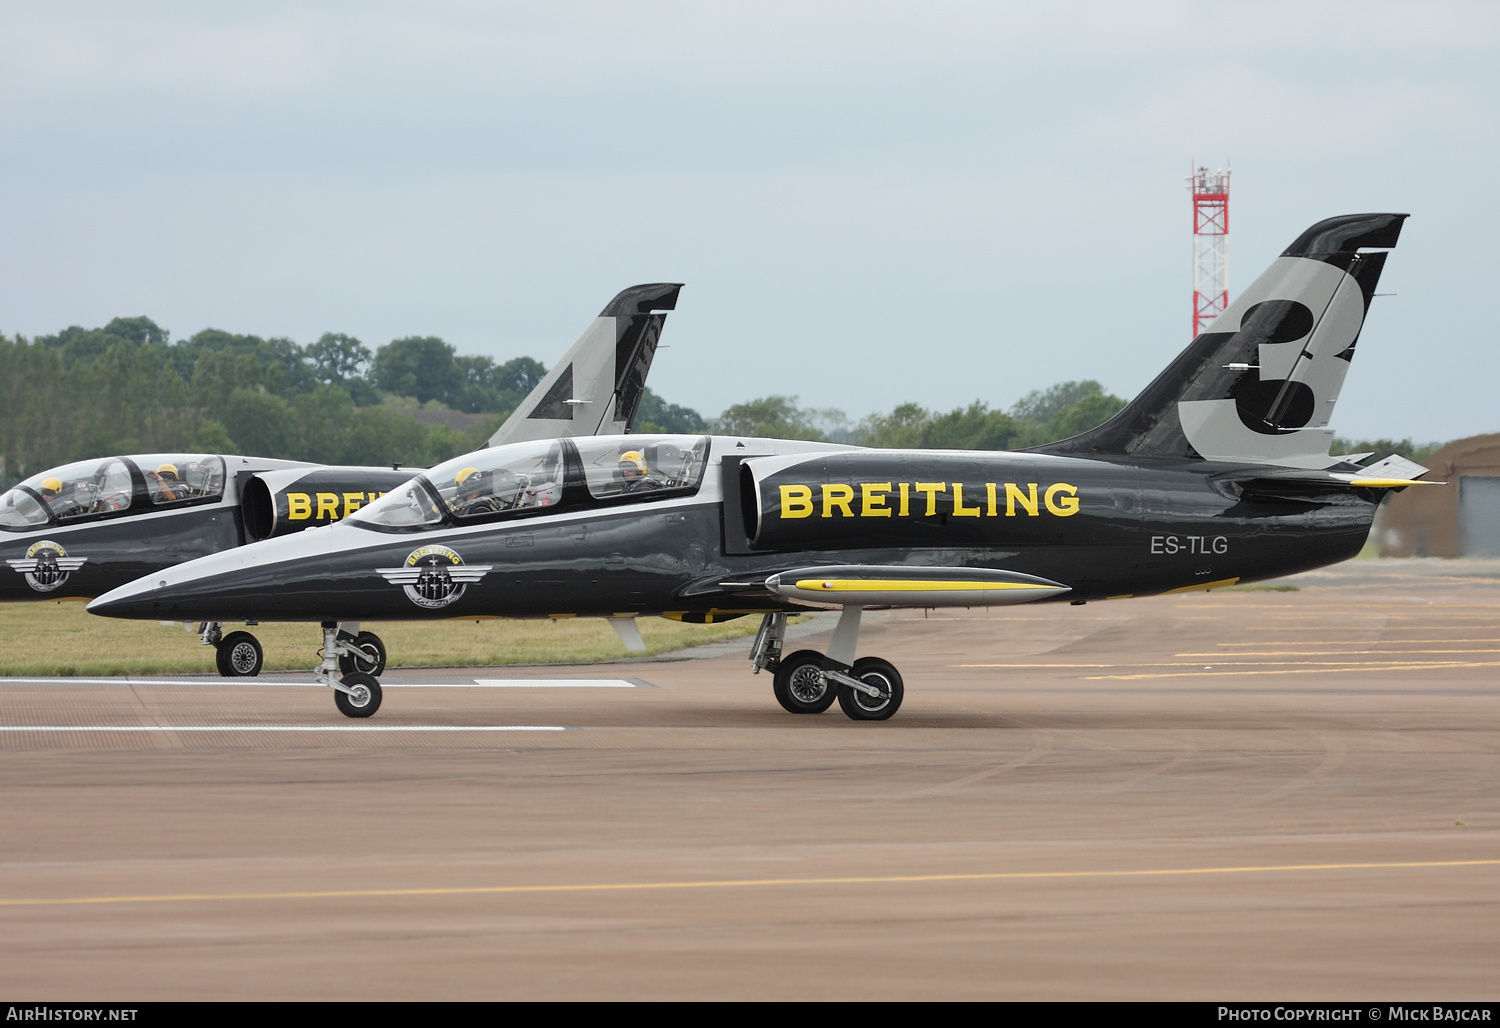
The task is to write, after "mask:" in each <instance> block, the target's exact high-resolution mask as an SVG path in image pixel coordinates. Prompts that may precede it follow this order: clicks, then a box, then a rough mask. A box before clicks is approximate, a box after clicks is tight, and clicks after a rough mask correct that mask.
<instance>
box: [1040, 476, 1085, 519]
mask: <svg viewBox="0 0 1500 1028" xmlns="http://www.w3.org/2000/svg"><path fill="white" fill-rule="evenodd" d="M1063 492H1065V493H1067V494H1068V495H1067V496H1064V497H1063V498H1062V499H1061V500H1059V499H1058V498H1057V494H1058V493H1063ZM1047 509H1048V510H1050V511H1051V512H1052V513H1054V514H1056V515H1057V516H1058V517H1060V518H1067V517H1072V516H1073V515H1074V514H1077V513H1078V487H1077V486H1076V485H1069V484H1068V483H1066V482H1058V483H1057V484H1056V485H1052V486H1048V487H1047Z"/></svg>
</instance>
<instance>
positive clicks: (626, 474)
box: [620, 450, 661, 493]
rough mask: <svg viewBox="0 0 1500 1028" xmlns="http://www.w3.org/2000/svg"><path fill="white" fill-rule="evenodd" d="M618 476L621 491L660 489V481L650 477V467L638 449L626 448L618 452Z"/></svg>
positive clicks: (633, 491) (634, 491) (632, 491)
mask: <svg viewBox="0 0 1500 1028" xmlns="http://www.w3.org/2000/svg"><path fill="white" fill-rule="evenodd" d="M620 478H621V480H622V482H623V485H621V487H620V491H621V492H622V493H638V492H644V491H646V490H648V489H660V488H661V483H660V482H658V481H657V480H656V479H654V478H652V477H651V468H650V467H649V466H647V464H646V458H645V456H644V455H643V454H642V453H641V451H640V450H626V451H625V452H624V453H622V454H620Z"/></svg>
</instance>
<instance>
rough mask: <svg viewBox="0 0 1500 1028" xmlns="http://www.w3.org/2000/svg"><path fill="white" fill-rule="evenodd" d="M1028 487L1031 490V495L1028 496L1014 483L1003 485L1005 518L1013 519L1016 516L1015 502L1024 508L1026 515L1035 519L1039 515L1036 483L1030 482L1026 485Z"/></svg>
mask: <svg viewBox="0 0 1500 1028" xmlns="http://www.w3.org/2000/svg"><path fill="white" fill-rule="evenodd" d="M1028 487H1029V488H1030V490H1031V495H1029V496H1028V495H1026V494H1025V493H1023V492H1021V487H1020V486H1018V485H1016V483H1014V482H1006V483H1005V516H1006V517H1008V518H1013V517H1015V516H1016V502H1017V501H1020V504H1021V506H1022V507H1025V508H1026V513H1027V514H1030V515H1031V516H1032V517H1036V516H1037V515H1038V514H1039V513H1041V512H1040V511H1039V510H1037V502H1036V501H1037V497H1036V483H1035V482H1030V483H1028Z"/></svg>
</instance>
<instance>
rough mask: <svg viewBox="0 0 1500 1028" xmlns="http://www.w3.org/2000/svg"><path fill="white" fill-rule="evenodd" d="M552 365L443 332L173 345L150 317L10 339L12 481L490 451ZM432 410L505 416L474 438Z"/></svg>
mask: <svg viewBox="0 0 1500 1028" xmlns="http://www.w3.org/2000/svg"><path fill="white" fill-rule="evenodd" d="M545 372H546V369H545V368H544V367H543V365H542V364H541V363H540V362H539V361H536V360H534V359H532V358H530V357H517V358H515V359H514V360H511V361H507V362H505V363H503V364H500V363H496V362H495V361H493V360H491V359H490V358H488V357H477V356H465V355H460V354H458V353H457V352H456V351H455V350H454V348H453V347H452V346H451V345H449V344H448V343H445V342H443V341H442V340H441V339H437V338H433V337H416V336H413V337H408V338H405V339H397V340H394V341H392V342H390V343H388V344H386V345H385V346H382V347H380V348H379V349H378V350H374V351H371V350H370V349H369V348H368V347H367V346H365V345H364V344H363V343H361V342H360V341H359V340H358V339H356V338H354V337H353V336H349V335H344V334H341V333H328V334H325V335H324V336H322V337H321V338H320V339H318V340H317V342H315V343H312V344H310V345H308V346H301V345H299V344H297V343H296V342H294V341H293V340H290V339H283V338H275V339H262V338H260V337H259V336H253V335H235V334H233V333H230V332H224V331H221V330H219V329H205V330H204V331H202V332H199V333H197V334H196V335H194V336H192V337H190V338H188V339H184V340H179V341H176V342H172V341H171V340H170V339H169V335H168V333H167V331H166V330H165V329H163V328H162V327H161V326H159V325H157V324H156V323H155V322H154V321H152V320H151V319H150V318H144V317H139V318H116V319H115V320H113V321H111V322H110V323H109V324H108V325H105V326H104V327H103V328H93V329H85V328H79V327H76V326H75V327H72V328H68V329H65V330H63V331H62V332H59V333H57V334H56V335H48V336H38V337H36V338H34V339H30V340H27V339H25V338H22V337H20V336H17V337H15V338H5V337H3V336H0V404H3V409H0V462H3V464H0V477H3V478H4V480H5V482H6V484H8V483H10V482H14V481H17V480H19V479H20V478H23V477H25V476H26V475H30V474H34V473H35V472H37V471H39V470H42V469H44V468H48V467H53V466H55V465H58V464H63V463H66V462H68V461H71V460H82V459H86V458H89V457H94V456H99V455H102V454H107V453H131V452H151V451H169V450H203V451H210V452H219V453H247V454H255V455H257V456H266V457H281V458H286V459H290V460H308V461H317V462H321V463H357V464H387V463H392V462H400V463H403V464H417V465H421V464H431V463H435V462H437V461H441V460H446V459H447V458H448V457H451V456H455V455H457V454H460V453H464V452H467V451H468V450H472V449H475V448H476V447H478V446H482V445H483V444H484V440H485V439H486V438H487V437H488V436H489V434H490V433H491V432H493V431H494V429H495V427H496V426H497V425H498V424H499V423H500V421H501V420H502V419H503V418H504V417H505V416H506V415H508V414H509V413H510V411H511V410H513V409H514V408H515V405H516V404H517V403H518V402H519V401H520V400H521V399H522V398H523V397H525V395H526V394H527V393H528V392H530V391H531V389H532V387H533V386H535V385H536V383H537V382H539V381H541V378H542V376H543V375H544V374H545ZM422 405H427V406H439V407H444V408H447V409H451V410H455V411H460V412H464V413H470V414H489V415H492V416H491V417H488V418H485V419H483V420H482V422H481V423H480V424H479V425H477V426H476V427H475V428H474V430H473V431H471V432H468V433H465V432H460V431H458V430H456V429H454V428H451V427H449V426H447V425H424V424H421V423H419V422H418V421H416V420H414V419H413V418H412V417H411V416H410V415H409V413H408V410H409V409H410V408H413V407H418V406H422Z"/></svg>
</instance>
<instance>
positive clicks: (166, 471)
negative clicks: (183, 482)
mask: <svg viewBox="0 0 1500 1028" xmlns="http://www.w3.org/2000/svg"><path fill="white" fill-rule="evenodd" d="M156 473H157V474H158V475H171V476H172V477H173V478H177V477H178V475H177V465H176V464H173V463H171V462H168V463H166V464H163V465H162V466H161V467H159V468H157V469H156Z"/></svg>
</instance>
